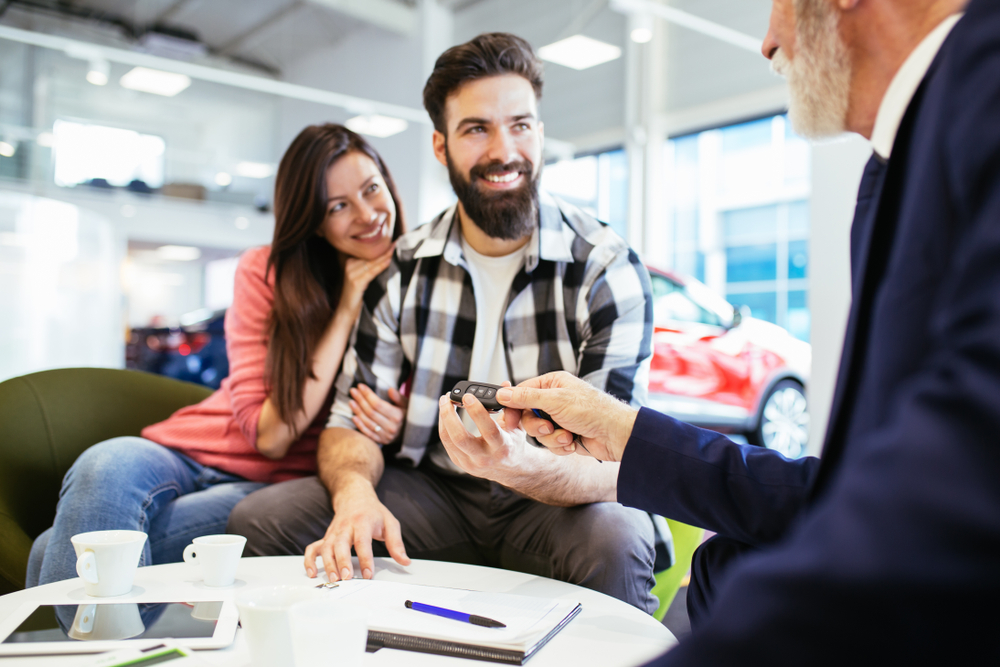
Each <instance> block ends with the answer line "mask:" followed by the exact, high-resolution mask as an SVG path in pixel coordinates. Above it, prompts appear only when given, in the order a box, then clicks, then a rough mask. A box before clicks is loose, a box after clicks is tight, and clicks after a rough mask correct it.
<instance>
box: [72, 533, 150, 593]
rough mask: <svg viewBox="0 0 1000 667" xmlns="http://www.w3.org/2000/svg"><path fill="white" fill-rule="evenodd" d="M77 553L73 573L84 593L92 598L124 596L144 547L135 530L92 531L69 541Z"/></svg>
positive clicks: (143, 540)
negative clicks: (80, 580)
mask: <svg viewBox="0 0 1000 667" xmlns="http://www.w3.org/2000/svg"><path fill="white" fill-rule="evenodd" d="M69 540H70V542H72V543H73V549H75V550H76V573H77V574H78V575H80V578H81V579H83V589H84V591H86V593H87V595H92V596H94V597H101V598H104V597H112V596H115V595H125V594H126V593H128V592H129V591H131V590H132V579H133V578H134V577H135V570H136V568H137V567H139V557H140V556H142V548H143V546H144V545H145V544H146V533H143V532H140V531H138V530H95V531H92V532H90V533H80V534H79V535H74V536H73V537H71V538H69Z"/></svg>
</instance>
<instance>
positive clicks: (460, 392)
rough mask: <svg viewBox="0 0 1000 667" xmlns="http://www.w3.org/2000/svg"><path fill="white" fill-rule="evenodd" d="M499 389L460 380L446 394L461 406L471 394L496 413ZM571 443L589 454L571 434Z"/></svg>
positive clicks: (538, 412)
mask: <svg viewBox="0 0 1000 667" xmlns="http://www.w3.org/2000/svg"><path fill="white" fill-rule="evenodd" d="M498 389H500V386H499V385H495V384H487V383H486V382H471V381H469V380H461V381H459V382H458V384H456V385H455V388H454V389H452V390H451V392H450V393H449V394H448V396H449V398H451V402H452V403H454V404H456V405H462V397H463V396H465V395H466V394H472V395H473V396H475V397H476V398H478V399H479V402H480V403H482V404H483V407H484V408H486V409H487V410H489V411H490V412H496V411H498V410H503V406H502V405H500V403H498V402H497V390H498ZM531 411H532V412H534V413H535V415H537V416H538V417H541V418H542V419H548V420H549V421H550V422H552V425H553V427H555V428H557V429H561V428H562V426H560V425H559V424H557V423H556V420H554V419H553V418H552V417H550V416H549V414H548V413H547V412H545V411H544V410H539V409H538V408H532V409H531ZM573 441H574V442H575V443H576V444H578V445H580V446H581V447H583V450H584V451H585V452H587V453H588V454H589V453H590V450H589V449H587V448H586V447H584V445H583V440H581V439H580V436H578V435H577V434H575V433H574V434H573ZM597 462H598V463H603V461H601V460H600V459H597Z"/></svg>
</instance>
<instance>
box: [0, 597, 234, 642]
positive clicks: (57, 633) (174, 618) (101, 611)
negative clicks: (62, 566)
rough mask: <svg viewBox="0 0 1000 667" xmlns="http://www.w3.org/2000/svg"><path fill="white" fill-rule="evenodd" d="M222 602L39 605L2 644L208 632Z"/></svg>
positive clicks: (192, 635)
mask: <svg viewBox="0 0 1000 667" xmlns="http://www.w3.org/2000/svg"><path fill="white" fill-rule="evenodd" d="M221 610H222V602H218V601H214V602H195V603H183V602H165V603H157V604H137V603H135V602H115V603H110V604H82V605H41V606H39V607H38V608H37V609H35V611H34V612H32V614H31V615H30V616H28V617H27V618H26V619H24V621H22V622H21V624H20V625H19V626H18V627H17V629H16V630H14V632H12V633H11V634H10V635H9V636H8V637H7V638H6V639H5V640H4V641H3V644H25V643H37V642H74V641H83V642H86V641H116V640H122V639H162V638H167V637H172V638H175V639H190V638H195V637H205V638H208V637H212V635H213V634H214V633H215V626H216V623H217V622H218V619H219V613H220V611H221Z"/></svg>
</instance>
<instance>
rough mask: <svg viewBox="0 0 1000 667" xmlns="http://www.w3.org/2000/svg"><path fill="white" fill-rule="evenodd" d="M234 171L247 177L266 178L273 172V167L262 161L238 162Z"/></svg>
mask: <svg viewBox="0 0 1000 667" xmlns="http://www.w3.org/2000/svg"><path fill="white" fill-rule="evenodd" d="M236 173H237V174H239V175H240V176H246V177H247V178H267V177H268V176H270V175H271V174H273V173H274V167H273V166H272V165H269V164H265V163H264V162H240V163H239V164H238V165H236Z"/></svg>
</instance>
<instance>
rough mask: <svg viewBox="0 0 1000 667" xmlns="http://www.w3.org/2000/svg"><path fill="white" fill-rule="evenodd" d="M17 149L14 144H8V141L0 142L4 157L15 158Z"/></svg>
mask: <svg viewBox="0 0 1000 667" xmlns="http://www.w3.org/2000/svg"><path fill="white" fill-rule="evenodd" d="M16 152H17V149H16V148H14V146H13V145H12V144H8V143H7V142H6V141H0V155H2V156H4V157H14V153H16Z"/></svg>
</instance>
